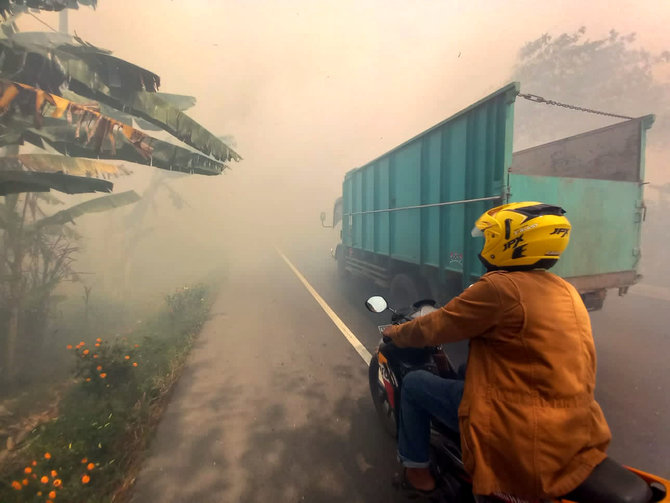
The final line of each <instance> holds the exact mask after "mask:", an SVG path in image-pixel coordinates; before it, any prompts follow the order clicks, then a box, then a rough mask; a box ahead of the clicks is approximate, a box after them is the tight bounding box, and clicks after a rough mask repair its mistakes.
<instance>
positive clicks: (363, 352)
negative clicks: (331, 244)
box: [276, 248, 372, 365]
mask: <svg viewBox="0 0 670 503" xmlns="http://www.w3.org/2000/svg"><path fill="white" fill-rule="evenodd" d="M276 250H277V253H278V254H279V256H280V257H281V258H283V259H284V262H286V263H287V264H288V266H289V267H290V268H291V270H292V271H293V273H294V274H295V275H296V276H297V277H298V279H299V280H300V282H301V283H302V284H303V285H304V286H305V288H306V289H307V291H308V292H309V293H311V294H312V297H314V299H315V300H316V301H317V302H318V303H319V305H320V306H321V308H322V309H323V310H324V311H325V312H326V314H327V315H328V316H329V317H330V319H331V320H333V323H335V326H336V327H337V328H339V329H340V332H342V335H344V337H345V338H346V339H347V340H348V341H349V344H351V345H352V346H353V347H354V349H355V350H356V352H357V353H358V354H359V355H360V357H361V358H363V361H364V362H365V364H366V365H370V360H371V359H372V355H371V354H370V352H369V351H368V350H367V349H366V348H365V346H363V344H361V341H359V340H358V338H357V337H356V336H355V335H354V333H353V332H352V331H351V330H349V327H347V326H346V325H345V324H344V322H343V321H342V320H341V319H340V317H339V316H338V315H337V314H335V311H333V310H332V309H331V308H330V306H329V305H328V304H326V301H325V300H323V298H322V297H321V295H319V294H318V293H317V291H316V290H314V288H312V285H310V284H309V282H308V281H307V280H306V279H305V277H304V276H303V275H302V274H301V273H300V271H299V270H298V269H297V268H296V267H295V266H294V265H293V264H292V263H291V261H290V260H289V259H288V258H287V257H286V255H284V254H283V253H282V252H281V250H280V249H279V248H276Z"/></svg>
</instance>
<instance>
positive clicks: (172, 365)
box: [0, 285, 211, 503]
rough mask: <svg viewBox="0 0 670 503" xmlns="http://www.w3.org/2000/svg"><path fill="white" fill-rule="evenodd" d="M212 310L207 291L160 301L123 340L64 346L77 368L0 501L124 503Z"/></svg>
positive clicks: (185, 291)
mask: <svg viewBox="0 0 670 503" xmlns="http://www.w3.org/2000/svg"><path fill="white" fill-rule="evenodd" d="M210 305H211V302H210V296H209V294H208V290H207V288H206V287H204V286H202V285H198V286H194V287H184V288H182V289H180V290H179V291H177V292H175V293H174V294H172V295H169V296H167V297H166V302H165V306H164V308H163V309H161V310H160V312H158V313H156V314H155V316H153V317H152V318H151V319H149V320H147V321H145V322H142V323H138V324H137V326H136V328H135V329H134V330H133V331H132V332H129V333H127V334H126V335H124V336H120V337H114V338H110V339H107V338H103V337H97V338H96V339H95V340H92V341H73V342H72V344H71V345H68V349H65V348H64V349H63V350H64V351H69V352H70V353H71V354H72V356H73V357H74V359H75V361H76V364H75V369H74V377H75V384H73V385H72V386H71V387H70V388H69V389H68V391H67V392H66V394H65V396H64V397H63V399H62V401H61V403H60V405H59V414H58V417H57V418H55V419H54V420H52V421H51V422H49V423H47V424H45V425H42V426H41V427H39V428H37V429H36V430H35V431H34V432H33V433H32V435H31V437H30V439H29V440H28V441H27V442H26V445H25V447H24V448H22V449H21V451H19V452H18V453H17V456H15V457H14V458H13V460H12V462H11V466H5V467H3V470H2V471H3V474H2V475H0V501H1V502H3V503H13V502H19V501H20V502H47V501H52V502H56V501H67V502H72V503H76V502H112V501H113V502H118V501H125V500H127V497H128V489H129V488H130V487H131V486H132V481H133V480H134V475H135V474H136V472H137V470H138V468H139V462H140V460H141V453H142V452H143V451H144V450H145V448H146V446H147V443H148V441H149V439H150V437H151V434H152V433H153V431H154V429H155V426H156V424H157V423H158V419H159V418H160V414H161V412H162V410H163V408H164V406H165V404H166V401H167V396H168V394H169V391H170V390H171V389H172V386H173V384H174V383H175V381H176V380H177V378H178V376H179V373H180V370H181V368H182V366H183V363H184V361H185V359H186V356H187V354H188V352H189V350H190V348H191V345H192V342H193V340H194V337H195V336H196V335H197V334H198V333H199V331H200V328H201V327H202V325H203V323H204V321H205V320H206V318H207V314H208V312H209V307H210Z"/></svg>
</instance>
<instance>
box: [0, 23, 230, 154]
mask: <svg viewBox="0 0 670 503" xmlns="http://www.w3.org/2000/svg"><path fill="white" fill-rule="evenodd" d="M0 74H1V75H2V76H4V77H5V78H9V79H11V80H14V81H20V82H23V83H26V84H28V85H31V86H34V87H38V88H40V89H43V90H45V91H47V92H50V93H54V94H60V90H61V89H62V88H63V87H64V86H65V85H67V87H68V88H69V90H70V91H72V92H74V93H76V94H78V95H80V96H83V97H85V98H88V99H93V100H96V101H99V102H100V103H104V104H106V105H109V106H111V107H113V108H115V109H117V110H119V111H121V112H122V113H128V114H132V115H134V116H136V117H138V118H140V119H143V120H145V121H147V122H148V123H150V124H153V125H154V126H156V127H159V128H161V129H164V130H165V131H167V132H169V133H170V134H171V135H173V136H175V137H176V138H178V139H179V140H181V141H183V142H184V143H186V144H187V145H189V146H191V147H193V148H195V149H197V150H199V151H200V152H202V153H204V154H206V155H211V156H212V157H214V158H215V159H217V160H220V161H224V162H226V161H231V160H234V161H239V160H241V157H240V155H239V154H238V153H237V152H235V151H234V150H233V149H231V148H230V147H229V146H228V145H226V143H224V142H223V141H221V139H220V138H217V137H216V136H214V135H213V134H212V133H211V132H210V131H208V130H207V129H205V128H204V127H203V126H201V125H200V124H198V123H197V122H196V121H194V120H193V119H192V118H190V117H189V116H188V115H186V114H185V113H184V112H183V110H185V109H186V108H187V107H189V106H192V105H193V104H194V103H195V100H193V99H190V100H189V99H188V97H186V99H185V97H180V96H178V95H169V94H163V93H158V92H156V91H157V89H158V87H159V86H160V78H159V77H158V76H157V75H156V74H154V73H152V72H149V71H148V70H145V69H143V68H140V67H138V66H136V65H133V64H131V63H128V62H126V61H124V60H121V59H119V58H116V57H114V56H112V55H111V53H110V52H109V51H105V50H103V49H99V48H97V47H94V46H92V45H90V44H88V43H86V42H84V41H83V40H81V39H79V38H73V37H69V36H68V35H64V34H61V33H47V32H36V33H17V34H15V35H13V36H12V37H11V38H8V39H4V40H0ZM110 115H114V114H110Z"/></svg>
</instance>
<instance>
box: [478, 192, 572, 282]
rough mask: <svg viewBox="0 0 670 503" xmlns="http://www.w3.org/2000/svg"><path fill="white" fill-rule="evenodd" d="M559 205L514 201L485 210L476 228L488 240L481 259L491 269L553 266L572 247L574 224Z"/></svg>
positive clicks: (526, 268) (527, 268)
mask: <svg viewBox="0 0 670 503" xmlns="http://www.w3.org/2000/svg"><path fill="white" fill-rule="evenodd" d="M564 214H565V210H564V209H563V208H561V207H559V206H552V205H550V204H543V203H538V202H534V201H533V202H528V201H526V202H522V203H510V204H505V205H503V206H498V207H497V208H493V209H491V210H489V211H487V212H486V213H484V214H483V215H482V216H481V217H479V219H478V220H477V222H475V227H474V229H473V230H472V235H473V237H476V236H484V238H485V239H486V241H485V242H484V247H483V248H482V252H481V253H480V255H479V258H480V259H481V261H482V262H483V263H484V265H485V266H486V267H487V268H488V269H489V270H494V269H506V270H529V269H536V268H542V269H549V268H550V267H552V266H553V265H554V264H555V263H556V262H557V261H558V258H559V257H560V256H561V253H563V250H565V248H566V247H567V246H568V242H569V240H570V230H571V229H572V226H571V225H570V222H569V221H568V219H567V218H565V217H564V216H563V215H564Z"/></svg>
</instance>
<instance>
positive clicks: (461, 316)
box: [388, 276, 503, 347]
mask: <svg viewBox="0 0 670 503" xmlns="http://www.w3.org/2000/svg"><path fill="white" fill-rule="evenodd" d="M502 311H503V309H502V305H501V300H500V297H499V295H498V291H497V290H496V287H495V286H494V285H493V284H492V282H491V281H490V280H489V279H488V278H487V277H486V276H484V277H482V279H480V280H479V281H478V282H477V283H475V284H474V285H472V286H471V287H470V288H468V289H466V290H465V291H464V292H463V293H461V294H460V295H459V296H458V297H454V298H453V299H451V301H449V303H448V304H447V305H445V306H443V307H442V308H440V309H438V310H437V311H435V312H433V313H430V314H428V315H426V316H422V317H421V318H417V319H416V320H413V321H410V322H408V323H403V324H402V325H396V326H394V327H392V328H391V332H390V333H389V334H388V335H389V336H390V337H391V338H392V339H393V342H394V344H396V345H397V346H400V347H423V346H438V345H440V344H442V343H445V342H456V341H460V340H463V339H470V338H472V337H477V336H478V335H482V334H483V333H485V332H487V331H488V330H490V329H491V328H492V327H494V326H495V325H496V324H497V323H498V319H499V317H500V314H501V312H502Z"/></svg>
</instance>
